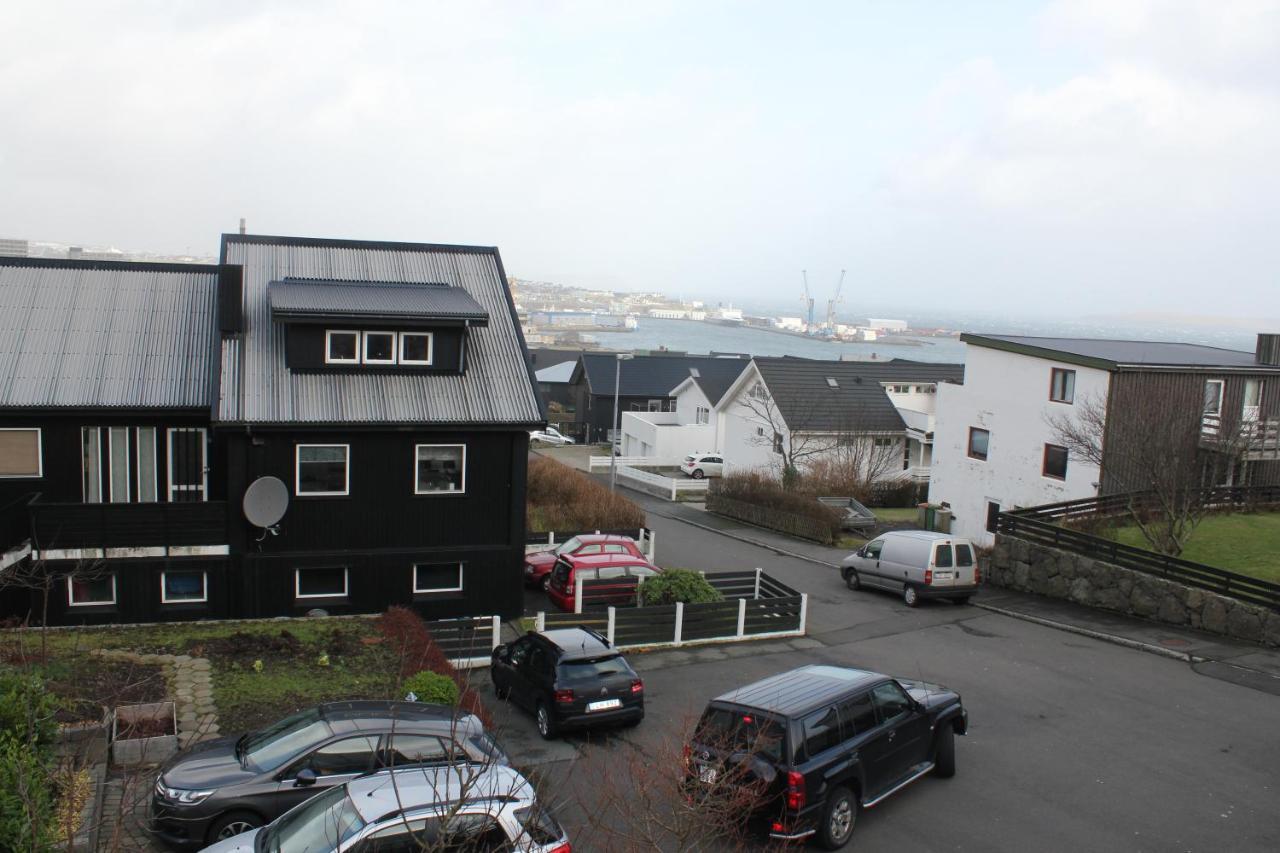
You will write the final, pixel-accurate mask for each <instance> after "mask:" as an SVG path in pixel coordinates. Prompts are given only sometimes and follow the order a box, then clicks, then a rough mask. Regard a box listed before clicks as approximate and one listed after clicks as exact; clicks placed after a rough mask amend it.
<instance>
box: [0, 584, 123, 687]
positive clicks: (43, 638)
mask: <svg viewBox="0 0 1280 853" xmlns="http://www.w3.org/2000/svg"><path fill="white" fill-rule="evenodd" d="M106 575H107V569H106V566H105V564H104V563H103V561H102V560H78V561H76V562H75V563H74V564H73V565H72V566H70V567H61V568H55V567H54V566H52V565H50V564H49V562H48V561H46V560H32V559H24V560H19V561H18V562H17V563H14V564H13V565H12V566H9V567H8V568H7V569H5V570H3V571H0V590H25V591H27V592H29V593H30V594H31V597H32V598H33V599H34V600H35V603H36V606H35V607H32V608H31V609H30V610H28V612H27V616H26V620H25V621H26V624H27V625H32V624H35V625H39V626H40V662H41V663H45V662H46V661H47V660H48V656H49V644H48V626H49V605H50V603H51V602H52V600H53V596H54V595H55V594H57V591H58V590H63V589H69V585H70V584H74V583H76V582H77V581H93V580H97V579H99V578H102V577H105V576H106ZM37 608H38V611H39V612H36V609H37Z"/></svg>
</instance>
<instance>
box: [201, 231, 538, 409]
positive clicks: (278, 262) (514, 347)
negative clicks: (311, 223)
mask: <svg viewBox="0 0 1280 853" xmlns="http://www.w3.org/2000/svg"><path fill="white" fill-rule="evenodd" d="M222 260H223V262H224V263H231V264H241V265H243V268H244V288H243V299H244V320H245V330H244V337H243V341H240V342H237V341H235V340H233V339H232V340H227V341H224V343H223V365H224V368H223V383H222V389H221V396H220V400H219V405H218V412H217V420H219V421H221V422H224V423H225V422H231V423H428V424H485V423H493V424H520V425H528V424H535V423H540V422H542V420H543V416H542V411H541V406H540V404H539V401H538V396H537V393H536V390H535V387H534V383H533V376H532V374H531V372H530V370H529V364H528V361H527V358H526V353H525V346H524V337H523V335H522V334H521V332H520V329H519V326H517V325H516V321H515V316H514V311H513V308H512V304H511V300H510V293H509V291H508V290H507V281H506V275H505V273H504V272H503V270H502V261H501V258H500V257H499V255H498V252H497V250H496V249H492V248H480V247H467V246H433V245H426V244H414V243H362V242H356V241H349V240H320V239H310V238H292V237H262V236H257V235H249V236H243V235H236V234H227V235H224V236H223V245H222ZM285 278H315V279H338V280H342V281H374V282H397V283H402V284H421V283H423V282H440V283H444V284H447V285H449V286H451V287H458V288H462V289H463V290H465V291H466V292H467V293H468V294H470V295H471V297H472V298H473V299H474V300H475V301H476V302H477V303H478V304H479V305H480V306H481V308H482V309H483V310H484V311H486V312H487V313H488V315H489V317H490V322H489V325H488V326H484V327H479V328H472V329H470V330H468V332H467V362H466V372H465V373H464V374H462V375H457V376H454V375H440V374H422V375H418V374H385V373H378V374H361V373H294V372H291V371H290V370H289V369H288V368H286V367H285V334H284V326H283V324H281V323H276V322H272V320H271V308H270V303H269V301H268V297H267V289H268V286H269V284H270V282H272V281H279V280H282V279H285ZM228 362H235V364H234V365H228ZM232 376H235V377H237V378H238V379H239V382H238V383H235V382H234V381H233V380H232V379H231V377H232Z"/></svg>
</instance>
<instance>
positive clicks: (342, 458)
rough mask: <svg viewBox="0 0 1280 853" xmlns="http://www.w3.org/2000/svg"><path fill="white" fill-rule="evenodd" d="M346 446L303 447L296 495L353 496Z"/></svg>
mask: <svg viewBox="0 0 1280 853" xmlns="http://www.w3.org/2000/svg"><path fill="white" fill-rule="evenodd" d="M350 452H351V447H350V445H346V444H299V445H298V448H297V472H296V474H297V478H296V482H295V483H294V491H295V493H296V494H299V495H345V494H348V493H349V486H350V483H349V478H348V472H347V457H348V455H349V454H350Z"/></svg>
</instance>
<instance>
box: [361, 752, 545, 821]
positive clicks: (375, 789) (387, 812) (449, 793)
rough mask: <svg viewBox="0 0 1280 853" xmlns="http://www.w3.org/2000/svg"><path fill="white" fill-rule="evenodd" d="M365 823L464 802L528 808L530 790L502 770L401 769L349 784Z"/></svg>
mask: <svg viewBox="0 0 1280 853" xmlns="http://www.w3.org/2000/svg"><path fill="white" fill-rule="evenodd" d="M347 796H349V797H350V798H351V802H352V804H353V805H354V806H355V809H356V811H357V812H359V813H360V817H361V818H363V819H364V822H365V823H372V822H374V821H378V820H382V819H384V818H387V817H390V816H392V815H396V814H399V813H401V812H405V811H409V810H411V809H420V808H422V807H423V806H432V805H444V804H446V803H455V802H458V801H459V800H463V801H486V800H489V801H493V800H497V801H500V802H530V801H532V800H533V799H534V791H533V786H532V785H530V784H529V782H528V780H526V779H525V778H524V777H523V776H521V775H520V774H519V773H518V772H516V771H515V770H513V769H511V768H510V767H506V766H504V765H501V764H494V765H488V766H479V765H474V764H454V765H447V766H431V767H427V766H421V767H405V768H402V769H399V770H394V771H383V772H379V773H370V774H369V775H367V776H361V777H359V778H356V779H353V780H351V781H350V782H348V783H347Z"/></svg>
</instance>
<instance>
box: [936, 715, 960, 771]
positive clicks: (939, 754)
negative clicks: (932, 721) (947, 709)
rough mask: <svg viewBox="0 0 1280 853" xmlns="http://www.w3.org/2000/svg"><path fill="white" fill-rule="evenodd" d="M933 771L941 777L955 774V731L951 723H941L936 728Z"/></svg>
mask: <svg viewBox="0 0 1280 853" xmlns="http://www.w3.org/2000/svg"><path fill="white" fill-rule="evenodd" d="M933 772H934V774H936V775H938V776H941V777H942V778H943V779H950V778H951V777H952V776H954V775H956V732H955V729H953V728H951V723H950V722H946V723H943V724H942V728H941V729H939V730H938V744H937V746H936V747H935V748H934V755H933Z"/></svg>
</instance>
